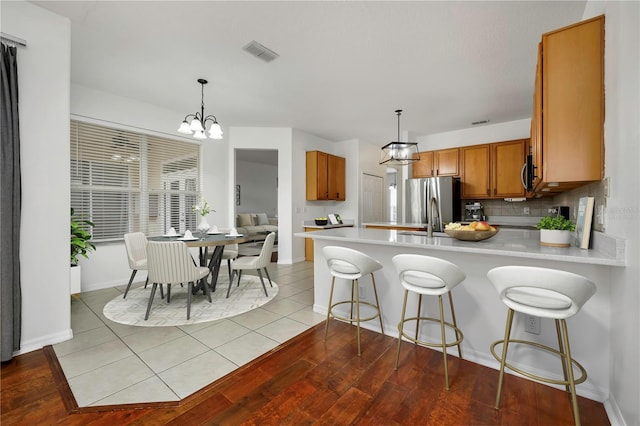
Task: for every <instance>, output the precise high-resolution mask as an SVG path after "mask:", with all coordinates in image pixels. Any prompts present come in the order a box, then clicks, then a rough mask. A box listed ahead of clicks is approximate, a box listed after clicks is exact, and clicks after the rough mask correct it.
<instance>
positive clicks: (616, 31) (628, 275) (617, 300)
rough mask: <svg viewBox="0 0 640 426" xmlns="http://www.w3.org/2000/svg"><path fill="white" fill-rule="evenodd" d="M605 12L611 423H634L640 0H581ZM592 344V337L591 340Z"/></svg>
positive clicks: (592, 12) (639, 293)
mask: <svg viewBox="0 0 640 426" xmlns="http://www.w3.org/2000/svg"><path fill="white" fill-rule="evenodd" d="M603 13H604V14H605V15H606V16H605V102H606V105H605V110H606V119H605V120H606V121H605V135H604V138H605V147H606V149H605V176H606V177H608V178H609V183H610V196H609V197H608V198H607V200H606V214H605V219H606V222H605V225H606V233H607V234H611V235H615V236H619V237H623V238H626V239H627V253H628V255H627V256H628V257H627V262H628V266H627V267H626V268H624V269H620V268H616V269H615V270H614V271H613V273H612V274H611V278H610V280H609V283H610V285H611V305H612V309H611V319H610V321H611V324H612V330H611V337H610V338H611V340H610V347H611V348H612V350H611V362H610V364H609V365H610V368H609V369H610V372H609V376H610V382H611V383H610V392H611V397H610V400H609V401H607V403H606V404H605V407H606V408H607V413H608V414H609V418H610V420H611V423H612V424H627V425H638V424H640V363H639V362H638V360H639V359H640V327H639V326H638V325H639V324H640V315H639V312H640V310H639V309H638V306H640V288H639V286H638V277H639V276H640V265H639V262H638V260H639V259H640V188H639V187H638V182H640V171H639V170H640V168H639V167H638V164H640V121H639V120H638V117H640V81H639V80H640V79H639V77H638V76H640V33H639V30H638V28H639V27H640V3H638V2H625V1H606V2H600V1H598V2H593V1H590V2H588V3H587V8H586V10H585V15H584V16H583V19H587V18H591V17H594V16H597V15H600V14H603ZM594 344H598V342H594Z"/></svg>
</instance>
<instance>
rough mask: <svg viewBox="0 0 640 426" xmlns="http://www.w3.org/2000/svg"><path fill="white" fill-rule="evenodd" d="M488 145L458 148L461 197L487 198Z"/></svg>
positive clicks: (488, 183)
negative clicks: (460, 169)
mask: <svg viewBox="0 0 640 426" xmlns="http://www.w3.org/2000/svg"><path fill="white" fill-rule="evenodd" d="M490 155H491V150H490V148H489V145H486V144H485V145H474V146H468V147H463V148H460V165H461V168H462V173H461V177H462V198H488V197H490V196H491V192H490V191H489V188H490V185H491V181H490V170H491V169H490V162H489V160H490Z"/></svg>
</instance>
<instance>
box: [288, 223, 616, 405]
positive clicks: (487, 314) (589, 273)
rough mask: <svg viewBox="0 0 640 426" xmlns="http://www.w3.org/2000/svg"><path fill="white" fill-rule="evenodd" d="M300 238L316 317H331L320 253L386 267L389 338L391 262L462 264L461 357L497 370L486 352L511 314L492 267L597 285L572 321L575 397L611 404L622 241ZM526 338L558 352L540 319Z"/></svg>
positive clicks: (395, 309)
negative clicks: (569, 275) (310, 264)
mask: <svg viewBox="0 0 640 426" xmlns="http://www.w3.org/2000/svg"><path fill="white" fill-rule="evenodd" d="M295 235H296V236H298V237H305V238H311V239H313V240H314V255H315V258H316V259H315V264H314V273H315V283H314V311H316V312H319V313H322V314H326V312H327V305H328V301H329V287H330V284H331V274H330V272H329V269H328V267H327V264H326V261H325V260H324V256H323V254H322V248H323V247H325V246H328V245H340V246H342V247H349V248H353V249H355V250H359V251H362V252H364V253H366V254H368V255H369V256H372V257H373V258H374V259H376V260H378V261H379V262H380V263H382V265H383V269H382V270H380V271H379V272H376V275H375V278H376V284H377V288H378V296H379V299H380V302H381V305H382V306H381V310H382V318H383V322H384V328H385V331H386V334H388V335H390V336H394V337H396V336H397V332H398V331H397V325H398V322H399V320H400V313H401V308H402V295H403V291H402V287H401V285H400V284H399V282H398V279H397V276H396V273H395V269H394V267H393V263H392V261H391V259H392V258H393V256H395V255H396V254H402V253H413V254H421V255H427V256H435V257H439V258H442V259H445V260H448V261H450V262H453V263H455V264H456V265H458V266H459V267H460V268H462V270H463V271H464V272H465V273H466V276H467V277H466V279H465V281H463V283H462V284H461V285H459V286H458V287H456V288H455V289H454V291H453V297H454V303H455V305H456V314H457V322H458V327H460V329H461V330H462V332H463V333H464V341H463V343H462V346H463V348H462V353H463V357H464V358H465V359H467V360H470V361H473V362H476V363H479V364H482V365H485V366H489V367H492V368H495V369H497V368H498V363H497V362H496V361H495V359H494V358H493V356H492V355H491V353H490V352H489V346H490V345H491V343H492V342H494V341H495V340H498V339H500V338H501V337H502V336H503V334H504V321H505V318H506V311H507V309H506V307H505V306H504V304H503V303H502V302H501V301H500V299H499V297H498V294H497V293H496V291H495V290H494V288H493V286H492V285H491V283H490V282H489V280H488V279H487V272H488V271H489V270H490V269H493V268H495V267H498V266H504V265H525V266H539V267H547V268H554V269H562V270H566V271H570V272H574V273H577V274H580V275H583V276H586V277H588V278H589V279H591V280H593V281H594V282H595V283H596V285H597V292H596V294H595V295H594V297H593V298H592V299H591V300H589V302H588V303H587V304H585V306H584V307H583V309H582V310H581V312H580V313H579V314H578V315H576V316H575V318H572V319H571V320H570V321H571V322H572V324H571V325H570V330H571V331H570V333H571V334H570V339H571V351H572V353H573V354H574V355H575V358H576V359H577V360H579V362H580V363H581V364H582V365H583V366H584V367H585V368H586V369H587V372H588V374H589V376H588V379H587V381H586V382H585V383H583V384H582V385H581V386H579V387H578V393H579V394H580V395H582V396H585V397H587V398H590V399H594V400H597V401H604V400H605V399H606V397H607V395H608V389H609V372H608V367H607V366H608V365H609V358H610V357H611V350H612V348H611V347H610V344H609V341H610V340H609V332H610V330H611V327H612V326H611V323H610V318H611V312H610V311H611V309H612V307H611V306H610V301H611V297H610V295H611V286H614V285H615V284H616V283H615V282H614V281H613V278H612V277H613V276H614V274H613V272H614V270H615V269H617V268H620V267H624V266H625V265H626V260H625V249H624V246H625V241H624V240H622V239H619V238H613V237H610V236H607V235H604V234H601V233H598V232H594V234H593V246H594V248H593V249H590V250H581V249H578V248H575V247H571V248H552V247H543V246H540V244H539V231H537V230H516V229H501V230H500V232H499V233H498V234H497V235H496V236H494V237H492V238H490V239H488V240H484V241H478V242H465V241H458V240H455V239H453V238H449V237H448V236H434V237H433V238H428V237H426V236H422V235H420V233H419V232H405V231H402V230H383V229H366V228H340V229H331V230H324V231H317V232H309V233H297V234H295ZM363 279H369V278H363ZM342 290H343V291H344V292H345V293H344V294H338V295H336V297H337V298H344V299H348V298H349V296H350V295H348V294H347V287H344V288H342ZM361 297H362V298H363V299H364V300H366V301H372V300H373V294H370V293H369V292H367V293H365V294H364V295H362V293H361ZM436 306H437V305H436V304H435V303H433V304H432V303H431V302H429V301H426V302H425V303H424V304H423V313H427V314H428V315H429V316H437V307H436ZM407 309H408V312H415V311H416V309H417V301H416V300H410V302H409V305H408V307H407ZM362 326H363V327H366V328H369V329H371V330H375V331H378V332H379V331H380V330H379V325H378V326H376V322H374V321H370V322H365V323H363V324H362ZM420 330H421V335H422V338H424V339H426V340H432V339H436V337H434V336H437V335H438V334H437V333H439V330H436V329H435V328H430V327H428V326H424V327H421V329H420ZM523 333H524V318H522V317H521V316H518V315H516V319H515V321H514V328H513V335H514V336H522V334H523ZM427 336H429V337H427ZM516 338H517V337H516ZM527 338H528V339H529V340H536V341H539V342H540V343H542V344H545V345H549V346H556V345H557V340H556V335H555V327H554V323H553V322H552V321H543V322H542V323H541V333H540V335H538V336H536V335H529V334H527ZM354 341H355V340H354ZM363 348H367V346H366V342H363ZM364 350H375V348H371V347H369V348H367V349H364ZM453 353H455V351H453ZM456 355H457V354H456ZM454 356H455V355H454ZM520 359H522V360H523V361H522V362H523V365H524V367H525V368H527V367H528V368H529V369H530V370H533V371H535V370H536V369H537V371H538V373H542V374H540V375H545V374H547V375H550V376H555V377H560V376H561V374H562V373H561V372H558V371H557V370H558V369H557V365H556V364H558V363H557V360H556V359H553V358H551V359H546V358H544V359H543V361H544V364H542V365H541V364H540V360H539V359H538V360H536V362H535V363H534V364H535V367H533V366H531V365H527V361H526V359H527V358H526V357H525V358H520ZM455 374H458V373H457V372H456V373H455ZM455 374H452V375H451V377H452V380H453V382H452V383H453V386H455V381H456V380H458V379H457V378H456V377H455Z"/></svg>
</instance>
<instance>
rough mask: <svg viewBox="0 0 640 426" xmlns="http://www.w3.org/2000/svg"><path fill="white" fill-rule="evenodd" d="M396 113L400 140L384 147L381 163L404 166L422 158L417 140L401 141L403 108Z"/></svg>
mask: <svg viewBox="0 0 640 426" xmlns="http://www.w3.org/2000/svg"><path fill="white" fill-rule="evenodd" d="M396 114H397V115H398V140H397V141H394V142H389V143H388V144H386V145H385V146H383V147H382V153H381V155H380V164H386V165H389V166H404V165H407V164H409V163H413V162H414V161H418V160H420V153H419V152H418V143H417V142H400V114H402V110H401V109H397V110H396Z"/></svg>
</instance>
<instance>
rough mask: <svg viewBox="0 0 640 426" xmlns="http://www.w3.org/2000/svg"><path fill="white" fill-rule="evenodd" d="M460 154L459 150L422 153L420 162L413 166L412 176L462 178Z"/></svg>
mask: <svg viewBox="0 0 640 426" xmlns="http://www.w3.org/2000/svg"><path fill="white" fill-rule="evenodd" d="M459 153H460V149H459V148H451V149H441V150H438V151H424V152H421V153H420V160H419V161H416V162H414V163H413V164H412V165H411V176H412V177H414V178H423V177H432V176H460V168H459V156H460V155H459Z"/></svg>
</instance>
